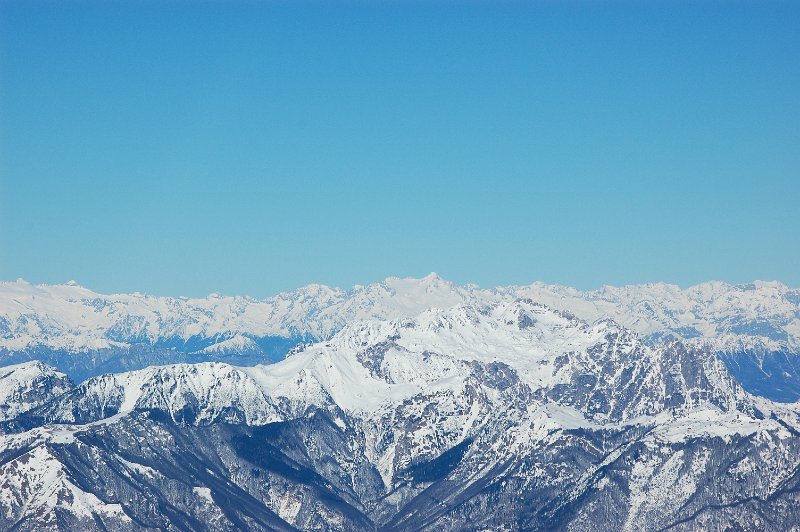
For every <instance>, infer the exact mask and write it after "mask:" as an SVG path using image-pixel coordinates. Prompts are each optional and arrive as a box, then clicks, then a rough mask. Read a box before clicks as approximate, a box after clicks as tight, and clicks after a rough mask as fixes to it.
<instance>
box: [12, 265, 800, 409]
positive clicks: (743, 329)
mask: <svg viewBox="0 0 800 532" xmlns="http://www.w3.org/2000/svg"><path fill="white" fill-rule="evenodd" d="M517 299H530V300H533V301H536V302H539V303H542V304H545V305H547V306H549V307H551V308H553V309H556V310H560V311H565V312H570V313H572V314H574V315H575V316H577V317H578V318H580V319H583V320H586V321H588V322H592V321H594V320H597V319H600V318H604V317H609V318H612V319H614V320H615V321H616V322H617V323H619V324H621V325H623V326H625V327H627V328H630V329H631V330H633V331H635V332H637V333H638V334H639V335H640V337H641V338H642V339H643V340H644V341H645V342H654V341H658V339H659V338H661V337H664V336H665V335H670V336H674V337H677V338H680V339H683V340H686V341H688V342H689V343H692V344H705V345H707V346H708V347H709V349H711V350H713V351H714V352H716V353H717V354H718V356H719V357H720V358H721V359H722V360H723V361H724V362H725V363H726V365H727V366H728V368H729V369H730V371H731V372H732V373H733V374H734V375H735V376H736V377H737V378H738V379H739V380H740V382H741V384H742V385H743V386H744V387H745V389H747V390H749V391H751V392H753V393H756V394H760V395H764V396H765V397H770V398H772V399H775V400H779V401H794V400H797V399H798V398H800V384H799V383H800V364H798V359H797V356H796V355H797V353H798V351H800V289H791V288H788V287H786V286H784V285H782V284H780V283H777V282H755V283H752V284H749V285H729V284H726V283H720V282H711V283H704V284H700V285H697V286H693V287H690V288H687V289H681V288H679V287H677V286H675V285H668V284H648V285H636V286H624V287H610V286H607V287H603V288H602V289H600V290H595V291H589V292H582V291H579V290H576V289H573V288H568V287H563V286H558V285H545V284H542V283H534V284H532V285H528V286H510V287H499V288H493V289H483V288H480V287H478V286H475V285H464V286H459V285H455V284H453V283H450V282H448V281H446V280H443V279H441V278H440V277H438V276H437V275H436V274H430V275H428V276H426V277H424V278H422V279H399V278H388V279H386V280H385V281H383V282H381V283H376V284H370V285H365V286H354V287H353V288H351V289H349V290H342V289H339V288H329V287H327V286H322V285H309V286H306V287H304V288H300V289H298V290H295V291H292V292H284V293H281V294H278V295H276V296H272V297H269V298H266V299H263V300H258V299H253V298H249V297H228V296H219V295H216V294H214V295H211V296H209V297H207V298H204V299H189V298H170V297H154V296H148V295H142V294H138V293H135V294H116V295H102V294H98V293H96V292H92V291H91V290H88V289H86V288H83V287H81V286H78V285H77V284H75V283H73V282H70V283H67V284H65V285H37V286H34V285H31V284H29V283H27V282H25V281H21V280H20V281H16V282H8V283H0V365H9V364H16V363H20V362H24V361H27V360H40V361H43V362H46V363H48V364H50V365H52V366H54V367H56V368H58V369H59V370H61V371H63V372H65V373H67V374H68V375H70V376H71V377H72V378H73V379H76V380H82V379H84V378H87V377H91V376H95V375H98V374H101V373H105V372H119V371H128V370H136V369H142V368H144V367H147V366H150V365H153V364H168V363H182V362H203V361H224V362H229V363H233V364H239V365H255V364H264V363H272V362H276V361H278V360H281V359H282V358H283V357H284V356H285V354H286V353H287V352H288V351H289V350H290V349H291V348H293V347H294V346H296V345H298V344H301V343H305V342H309V341H318V340H324V339H328V338H331V337H332V336H333V335H334V334H335V333H336V332H338V331H339V330H341V329H342V328H343V327H344V326H345V325H347V324H349V323H353V322H356V321H365V320H387V319H399V318H403V317H414V316H416V315H418V314H419V313H421V312H423V311H425V310H427V309H429V308H440V309H447V308H451V307H453V306H456V305H471V306H474V307H480V306H486V305H493V304H497V303H500V302H509V301H514V300H517Z"/></svg>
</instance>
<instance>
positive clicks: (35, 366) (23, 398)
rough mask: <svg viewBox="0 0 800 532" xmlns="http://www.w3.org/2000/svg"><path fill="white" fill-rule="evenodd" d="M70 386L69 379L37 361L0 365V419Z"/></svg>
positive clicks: (56, 395)
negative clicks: (1, 366) (0, 366)
mask: <svg viewBox="0 0 800 532" xmlns="http://www.w3.org/2000/svg"><path fill="white" fill-rule="evenodd" d="M70 388H72V382H71V381H70V380H69V378H68V377H67V376H66V375H64V374H63V373H61V372H60V371H56V370H55V368H52V367H50V366H48V365H46V364H42V363H41V362H38V361H33V362H26V363H23V364H15V365H13V366H6V367H3V368H0V421H3V420H5V419H10V418H14V417H17V416H18V415H20V414H22V413H23V412H26V411H28V410H30V409H32V408H36V407H37V406H39V405H42V404H44V403H46V402H48V401H50V400H51V399H53V398H55V397H58V396H59V395H62V394H63V393H65V392H66V391H68V390H69V389H70Z"/></svg>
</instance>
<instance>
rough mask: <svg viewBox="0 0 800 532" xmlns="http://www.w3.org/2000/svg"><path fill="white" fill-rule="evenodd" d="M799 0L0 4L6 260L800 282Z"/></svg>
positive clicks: (188, 276)
mask: <svg viewBox="0 0 800 532" xmlns="http://www.w3.org/2000/svg"><path fill="white" fill-rule="evenodd" d="M799 205H800V2H747V3H737V2H618V3H608V2H550V1H547V2H530V3H529V2H524V3H523V2H519V3H516V2H464V3H458V2H441V1H440V2H433V1H432V2H393V1H378V2H363V3H361V2H319V3H308V2H305V3H304V2H299V3H296V2H235V1H234V2H222V1H218V2H217V1H207V2H184V1H174V2H170V1H166V0H165V1H157V2H153V1H147V0H145V1H136V2H134V1H116V2H80V1H74V2H66V3H64V4H62V3H60V2H47V3H43V2H39V1H32V2H31V1H28V0H25V1H16V0H13V1H9V0H2V2H0V279H7V280H10V279H15V278H17V277H23V278H25V279H28V280H29V281H32V282H37V283H38V282H49V283H54V282H65V281H67V280H69V279H75V280H77V281H78V282H79V283H81V284H83V285H85V286H88V287H90V288H93V289H95V290H98V291H103V292H113V291H134V290H138V291H143V292H150V293H155V294H164V295H204V294H207V293H209V292H212V291H217V292H223V293H228V294H249V295H253V296H258V297H261V296H265V295H268V294H271V293H274V292H276V291H279V290H283V289H291V288H294V287H297V286H300V285H303V284H306V283H310V282H319V283H326V284H333V285H339V286H350V285H352V284H354V283H366V282H371V281H375V280H379V279H382V278H384V277H386V276H389V275H400V276H422V275H425V274H426V273H428V272H430V271H436V272H438V273H439V274H440V275H442V276H443V277H445V278H448V279H451V280H453V281H456V282H476V283H479V284H481V285H485V286H491V285H497V284H509V283H529V282H532V281H534V280H542V281H546V282H554V283H563V284H569V285H573V286H577V287H579V288H596V287H599V286H601V285H602V284H625V283H640V282H651V281H666V282H674V283H678V284H680V285H684V286H685V285H689V284H693V283H697V282H701V281H705V280H711V279H719V280H725V281H729V282H747V281H751V280H754V279H777V280H780V281H783V282H785V283H787V284H789V285H793V286H800V207H799Z"/></svg>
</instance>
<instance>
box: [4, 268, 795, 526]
mask: <svg viewBox="0 0 800 532" xmlns="http://www.w3.org/2000/svg"><path fill="white" fill-rule="evenodd" d="M799 319H800V291H798V290H795V289H789V288H787V287H785V286H783V285H780V284H778V283H760V282H757V283H754V284H752V285H746V286H732V285H727V284H724V283H707V284H704V285H698V286H696V287H692V288H689V289H680V288H678V287H675V286H672V285H661V284H659V285H643V286H634V287H622V288H613V287H604V288H603V289H601V290H598V291H593V292H580V291H577V290H574V289H570V288H565V287H559V286H552V285H543V284H540V283H536V284H533V285H530V286H524V287H504V288H496V289H481V288H479V287H477V286H470V285H468V286H457V285H454V284H452V283H449V282H447V281H444V280H442V279H441V278H439V277H437V276H435V275H433V274H432V275H430V276H428V277H425V278H423V279H396V278H390V279H387V280H386V281H384V282H382V283H379V284H374V285H368V286H357V287H354V288H352V289H351V290H347V291H345V290H339V289H331V288H327V287H324V286H310V287H306V288H303V289H300V290H297V291H295V292H290V293H284V294H279V295H278V296H275V297H272V298H268V299H265V300H255V299H249V298H238V297H231V298H227V297H221V296H211V297H209V298H206V299H194V300H193V299H183V298H155V297H151V296H143V295H140V294H133V295H114V296H103V295H99V294H96V293H94V292H91V291H89V290H87V289H85V288H82V287H79V286H76V285H74V284H68V285H62V286H32V285H30V284H27V283H25V282H22V281H18V282H14V283H5V284H2V285H0V335H1V336H2V344H0V345H2V354H0V360H3V361H5V367H0V407H2V408H0V529H3V530H5V529H13V530H43V529H59V530H140V529H141V530H144V529H152V528H155V529H164V530H242V529H245V530H247V529H250V530H296V529H302V530H305V529H326V530H378V529H381V530H464V529H470V530H501V529H506V530H517V529H519V530H552V529H568V530H666V529H670V530H671V529H676V530H681V529H685V530H696V529H714V530H728V529H729V530H767V529H769V530H774V529H786V530H788V529H793V528H798V527H800V403H798V402H795V401H796V399H797V396H796V395H792V394H796V393H797V392H798V390H800V380H799V379H798V377H797V373H791V371H793V368H797V367H800V366H798V365H797V362H796V357H797V353H798V348H797V346H798V333H800V329H799V328H798V320H799ZM26 357H27V358H26ZM126 357H128V358H126ZM37 358H41V359H42V360H43V361H44V362H41V361H38V360H36V359H37ZM76 359H77V360H81V361H87V360H88V361H91V360H93V361H94V365H91V364H88V365H87V364H86V363H84V362H81V365H76V364H75V363H74V361H75V360H76ZM26 360H27V361H26ZM65 361H66V362H65ZM71 361H72V362H71ZM110 361H111V362H110ZM12 362H13V364H12ZM112 362H113V363H112ZM48 364H49V365H48ZM79 367H80V368H83V369H82V370H81V371H77V370H76V368H79ZM108 367H113V368H114V369H113V371H109V372H104V369H106V368H108ZM87 368H88V369H87ZM773 370H774V371H775V372H778V371H780V376H779V377H780V378H777V377H774V376H773V375H771V374H770V371H773ZM70 377H72V380H71V379H70ZM84 377H85V378H84ZM78 381H80V382H78ZM759 386H760V387H761V388H759Z"/></svg>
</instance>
